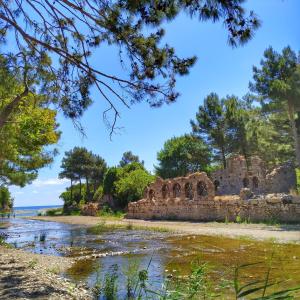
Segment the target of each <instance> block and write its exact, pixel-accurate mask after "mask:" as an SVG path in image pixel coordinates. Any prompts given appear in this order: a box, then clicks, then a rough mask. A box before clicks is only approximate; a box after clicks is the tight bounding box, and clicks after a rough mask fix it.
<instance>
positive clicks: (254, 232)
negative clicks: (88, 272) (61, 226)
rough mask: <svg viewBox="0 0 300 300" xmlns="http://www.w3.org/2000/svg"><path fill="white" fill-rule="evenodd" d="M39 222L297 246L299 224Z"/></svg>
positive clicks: (59, 219)
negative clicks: (112, 227) (102, 224)
mask: <svg viewBox="0 0 300 300" xmlns="http://www.w3.org/2000/svg"><path fill="white" fill-rule="evenodd" d="M31 219H35V220H41V221H54V222H62V223H66V224H74V225H82V226H93V225H97V224H99V223H101V222H105V224H106V225H124V226H128V225H131V226H135V227H138V228H146V229H151V228H154V229H165V230H170V231H174V232H178V233H183V234H195V235H209V236H218V235H221V236H226V237H232V238H251V239H256V240H274V241H276V242H278V243H300V225H299V224H297V225H276V226H271V225H265V224H236V223H228V224H226V223H217V222H208V223H197V222H187V221H185V222H183V221H157V220H155V221H152V220H151V221H149V220H147V221H146V220H137V219H110V218H100V217H91V216H57V217H48V216H41V217H31Z"/></svg>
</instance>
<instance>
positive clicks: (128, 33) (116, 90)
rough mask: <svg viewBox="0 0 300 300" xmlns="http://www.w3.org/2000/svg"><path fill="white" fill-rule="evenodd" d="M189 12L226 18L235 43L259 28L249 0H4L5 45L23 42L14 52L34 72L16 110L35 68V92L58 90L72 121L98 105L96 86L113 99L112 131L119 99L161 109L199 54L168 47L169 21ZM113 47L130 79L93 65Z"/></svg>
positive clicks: (1, 30) (1, 32)
mask: <svg viewBox="0 0 300 300" xmlns="http://www.w3.org/2000/svg"><path fill="white" fill-rule="evenodd" d="M181 12H187V13H188V14H189V15H190V16H191V17H196V18H198V19H199V20H200V21H202V22H203V21H213V22H217V21H222V22H223V23H224V25H225V28H226V29H227V31H228V34H229V36H228V40H229V43H230V44H231V45H234V46H236V45H238V44H244V43H245V42H247V41H248V40H249V39H250V38H251V37H252V36H253V33H254V31H255V30H256V29H257V28H258V27H259V21H258V19H257V17H256V16H255V14H254V13H253V12H252V11H250V13H249V14H248V13H246V11H245V9H244V0H232V1H223V0H214V1H211V0H197V1H196V0H195V1H186V0H171V1H170V0H159V1H151V0H146V1H131V0H113V1H107V0H104V1H98V0H81V1H68V0H56V1H54V2H53V1H44V0H34V1H33V0H24V1H1V6H0V42H1V43H4V42H6V41H7V40H8V41H13V40H15V41H16V47H13V48H12V49H11V53H8V54H9V56H10V58H11V60H12V62H13V63H14V64H15V65H16V67H17V68H21V69H22V70H26V71H25V72H22V73H23V74H24V75H25V76H23V77H24V90H23V91H22V92H21V93H19V94H18V95H17V96H16V98H15V99H12V101H11V103H10V109H9V111H10V110H11V109H14V107H15V106H18V104H19V103H20V98H23V93H25V94H26V93H28V92H29V90H30V86H29V85H28V84H27V82H26V81H27V80H26V77H27V76H26V73H27V70H29V69H30V68H31V69H32V71H33V72H32V74H35V76H36V77H37V76H38V74H39V75H41V77H40V80H37V81H35V84H34V88H35V90H36V91H38V89H40V92H41V91H44V92H45V93H46V94H48V95H52V97H51V98H52V99H56V100H55V102H57V103H58V104H59V106H60V107H62V108H63V110H64V112H65V114H66V115H67V116H68V117H71V118H72V119H76V118H78V117H79V116H80V115H81V114H82V112H83V111H84V109H85V108H86V107H87V106H88V104H89V103H90V99H89V91H90V88H91V86H94V87H96V89H97V90H98V92H99V95H101V97H102V98H103V100H105V101H106V103H107V104H108V106H109V107H108V110H107V111H106V113H107V112H108V111H112V112H114V115H113V118H112V120H111V123H110V124H111V126H112V128H114V125H115V122H116V118H117V117H118V116H119V112H118V110H117V105H118V103H117V102H121V103H123V104H124V105H126V106H129V103H134V102H139V101H147V102H149V104H150V105H151V106H158V105H161V104H162V103H171V102H173V101H175V100H176V98H177V97H178V93H177V92H176V90H175V83H176V76H178V75H185V74H187V73H188V72H189V69H190V67H191V66H192V65H193V64H194V63H195V57H190V58H183V59H182V58H179V57H178V56H177V55H176V53H175V50H174V49H173V48H172V47H170V46H169V45H164V44H163V43H162V38H163V36H164V30H163V29H162V28H161V26H162V25H163V24H164V23H165V22H166V21H171V20H174V19H175V18H176V17H177V16H178V15H179V14H180V13H181ZM107 45H108V46H109V47H115V48H116V49H117V50H118V52H119V57H120V64H121V65H122V66H125V67H126V68H124V69H125V70H128V73H127V74H125V75H124V76H118V75H116V74H111V72H106V71H104V70H101V69H99V68H98V67H97V66H96V65H95V64H94V63H93V60H92V59H91V58H92V54H93V53H95V49H97V48H101V47H103V46H107ZM24 54H26V55H24ZM29 66H30V68H29ZM32 78H34V77H32ZM126 95H127V96H129V98H130V100H131V102H128V99H127V97H126ZM130 100H129V101H130ZM1 118H2V116H1V115H0V127H1V126H2V125H1V123H3V121H2V120H1ZM5 118H7V114H6V116H5ZM4 122H5V120H4Z"/></svg>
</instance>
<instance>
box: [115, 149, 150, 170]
mask: <svg viewBox="0 0 300 300" xmlns="http://www.w3.org/2000/svg"><path fill="white" fill-rule="evenodd" d="M133 162H137V163H141V164H142V165H144V162H143V161H141V162H140V158H139V157H138V156H137V155H134V154H133V153H132V152H131V151H127V152H124V153H123V156H122V159H121V160H120V163H119V166H120V167H124V166H126V165H128V164H131V163H133Z"/></svg>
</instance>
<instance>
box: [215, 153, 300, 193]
mask: <svg viewBox="0 0 300 300" xmlns="http://www.w3.org/2000/svg"><path fill="white" fill-rule="evenodd" d="M212 180H213V182H214V186H215V190H216V194H217V195H238V194H239V193H240V190H241V189H242V188H249V189H251V191H252V192H253V193H254V194H267V193H289V192H290V190H291V189H293V188H294V187H295V186H296V174H295V171H294V169H293V167H292V166H290V165H289V164H286V165H282V166H279V167H277V168H275V169H273V170H272V171H271V172H268V171H267V169H266V167H265V165H264V162H263V161H262V160H261V159H260V158H259V157H258V156H253V157H250V159H249V162H248V164H247V162H246V159H245V158H244V157H243V156H241V155H238V156H233V157H231V158H229V159H227V167H226V168H225V169H221V170H217V171H215V172H214V173H213V174H212Z"/></svg>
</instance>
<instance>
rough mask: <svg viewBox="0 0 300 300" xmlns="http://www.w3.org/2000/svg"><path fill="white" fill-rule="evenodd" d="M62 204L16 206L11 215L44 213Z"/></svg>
mask: <svg viewBox="0 0 300 300" xmlns="http://www.w3.org/2000/svg"><path fill="white" fill-rule="evenodd" d="M60 207H62V205H47V206H16V207H14V210H13V212H11V213H10V217H14V216H15V217H33V216H37V215H38V214H39V213H43V212H45V211H46V210H48V209H53V208H60Z"/></svg>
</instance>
